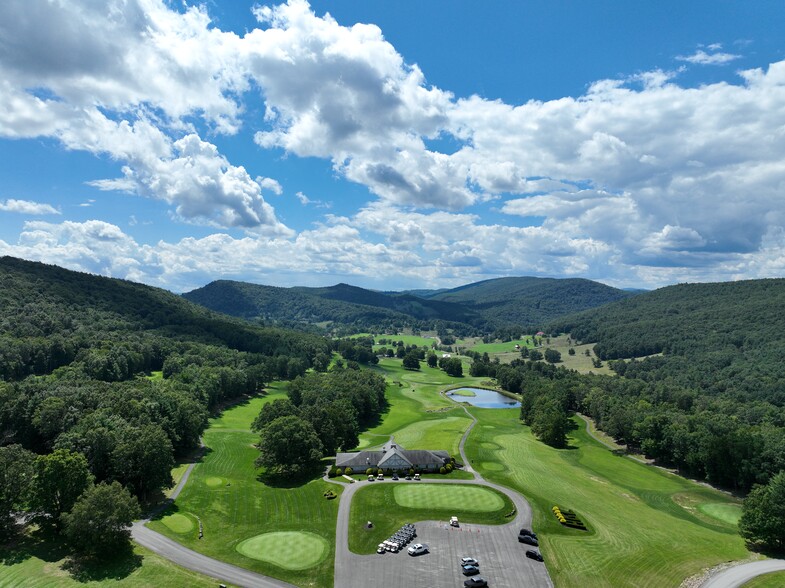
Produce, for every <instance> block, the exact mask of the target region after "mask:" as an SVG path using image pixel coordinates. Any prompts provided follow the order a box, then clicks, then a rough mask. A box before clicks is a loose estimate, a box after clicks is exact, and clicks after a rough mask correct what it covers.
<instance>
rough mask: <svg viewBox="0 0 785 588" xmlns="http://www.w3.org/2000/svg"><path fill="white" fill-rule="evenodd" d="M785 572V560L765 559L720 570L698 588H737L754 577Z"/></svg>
mask: <svg viewBox="0 0 785 588" xmlns="http://www.w3.org/2000/svg"><path fill="white" fill-rule="evenodd" d="M781 571H785V560H782V559H766V560H762V561H754V562H751V563H746V564H741V565H738V566H734V567H732V568H727V569H725V570H722V571H721V572H719V573H718V574H716V575H714V576H711V577H710V578H709V579H708V580H706V581H705V582H703V584H701V586H700V588H738V587H739V586H743V585H744V584H746V583H747V582H749V581H750V580H752V579H753V578H754V577H756V576H762V575H763V574H768V573H771V572H781Z"/></svg>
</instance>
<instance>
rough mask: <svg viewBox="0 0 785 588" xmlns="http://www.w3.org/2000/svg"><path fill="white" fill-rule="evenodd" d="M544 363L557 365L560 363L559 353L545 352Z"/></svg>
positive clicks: (550, 350)
mask: <svg viewBox="0 0 785 588" xmlns="http://www.w3.org/2000/svg"><path fill="white" fill-rule="evenodd" d="M545 361H547V362H548V363H559V362H560V361H561V353H559V352H558V351H556V350H555V349H546V350H545Z"/></svg>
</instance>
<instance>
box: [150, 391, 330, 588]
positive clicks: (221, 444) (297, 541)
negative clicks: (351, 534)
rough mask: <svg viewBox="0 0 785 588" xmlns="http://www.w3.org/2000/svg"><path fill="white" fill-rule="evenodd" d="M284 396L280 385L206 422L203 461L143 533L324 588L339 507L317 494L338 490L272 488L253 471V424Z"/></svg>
mask: <svg viewBox="0 0 785 588" xmlns="http://www.w3.org/2000/svg"><path fill="white" fill-rule="evenodd" d="M284 395H285V392H284V388H283V385H282V384H276V385H272V386H270V387H269V390H268V394H267V395H266V396H263V397H257V398H253V399H251V400H250V401H248V402H246V403H244V404H240V405H237V406H234V407H232V408H229V409H227V410H225V411H224V413H223V414H222V415H221V416H220V417H219V418H216V419H213V420H211V422H210V426H209V428H208V429H207V431H205V433H204V435H203V440H204V444H205V446H206V447H207V450H206V453H205V455H204V457H203V459H202V461H201V462H200V463H198V464H197V465H196V467H195V468H194V470H193V472H192V473H191V477H190V478H189V481H188V483H187V484H186V486H185V488H184V489H183V491H182V493H181V494H180V496H179V498H178V499H177V501H176V503H175V504H174V506H173V507H172V508H171V509H169V511H167V512H165V513H163V516H162V517H160V518H159V519H158V520H154V521H152V522H150V523H149V526H150V527H151V528H152V529H154V530H155V531H157V532H159V533H162V534H163V535H166V536H167V537H170V538H171V539H174V540H175V541H178V542H179V543H182V544H183V545H185V546H186V547H188V548H190V549H193V550H195V551H199V552H200V553H204V554H206V555H209V556H210V557H214V558H216V559H220V560H222V561H226V562H229V563H233V564H235V565H238V566H241V567H244V568H248V569H251V570H253V571H256V572H259V573H262V574H265V575H268V576H272V577H275V578H280V579H283V580H286V581H287V582H291V583H293V584H297V585H300V586H330V585H331V584H332V578H333V560H334V542H335V520H336V517H337V512H338V501H337V500H327V499H325V497H324V495H323V494H324V492H325V491H327V490H333V491H334V492H338V493H340V491H341V488H340V487H339V486H336V485H334V484H327V483H326V482H324V481H323V480H321V479H316V480H311V481H309V482H307V483H304V484H301V485H292V486H291V487H286V485H282V486H280V487H273V486H270V485H267V484H265V483H264V482H263V481H261V480H260V479H259V471H258V470H257V468H256V467H255V466H254V461H255V459H256V458H257V456H258V450H257V449H256V448H255V447H254V443H256V441H257V439H258V435H257V434H256V433H253V432H251V431H250V425H251V422H252V421H253V419H254V418H255V417H256V415H258V414H259V410H260V409H261V407H262V406H263V405H264V404H265V403H267V402H271V401H272V400H274V399H276V398H282V397H284ZM199 521H201V523H202V525H203V529H204V538H203V539H199V537H198V522H199ZM303 562H305V563H307V564H309V565H307V566H303Z"/></svg>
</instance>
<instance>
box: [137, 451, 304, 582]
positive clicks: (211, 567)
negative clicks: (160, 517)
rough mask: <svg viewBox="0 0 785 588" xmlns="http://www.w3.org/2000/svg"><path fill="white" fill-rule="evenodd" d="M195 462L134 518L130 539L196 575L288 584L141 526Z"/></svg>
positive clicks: (180, 487) (175, 492)
mask: <svg viewBox="0 0 785 588" xmlns="http://www.w3.org/2000/svg"><path fill="white" fill-rule="evenodd" d="M199 445H200V447H201V448H202V449H204V444H203V443H202V440H201V439H200V440H199ZM197 463H198V458H197V461H194V463H192V464H190V465H189V466H188V467H187V468H186V470H185V472H184V473H183V477H182V478H180V481H179V482H178V483H177V486H176V487H175V489H174V490H173V491H172V493H171V494H170V495H169V498H167V499H166V500H165V501H164V502H163V503H162V504H160V505H159V506H158V507H156V508H155V509H153V510H152V511H151V512H150V513H148V514H147V516H146V518H144V519H142V520H141V521H136V522H135V523H134V524H133V525H132V526H131V537H132V538H133V540H134V541H136V542H137V543H138V544H139V545H141V546H142V547H145V548H147V549H149V550H150V551H152V552H153V553H156V554H158V555H160V556H161V557H163V558H165V559H168V560H169V561H171V562H173V563H176V564H177V565H179V566H182V567H184V568H186V569H189V570H191V571H194V572H198V573H200V574H204V575H205V576H209V577H211V578H215V579H216V580H220V581H221V582H228V583H230V584H235V585H237V586H242V587H243V588H257V587H259V588H290V587H292V584H287V583H286V582H281V581H280V580H274V579H273V578H269V577H267V576H263V575H262V574H257V573H256V572H252V571H250V570H246V569H244V568H241V567H238V566H234V565H232V564H228V563H225V562H222V561H220V560H217V559H213V558H212V557H208V556H206V555H202V554H201V553H198V552H196V551H194V550H192V549H188V548H187V547H184V546H183V545H181V544H180V543H177V542H176V541H172V540H171V539H169V538H168V537H165V536H163V535H161V534H160V533H156V532H155V531H153V530H152V529H149V528H147V527H146V526H145V525H146V524H147V523H148V522H150V519H151V518H152V517H153V516H155V515H156V514H158V513H160V512H163V511H164V510H165V509H167V508H168V507H169V506H170V505H171V504H172V503H173V502H174V501H175V500H176V499H177V497H178V496H179V495H180V492H182V490H183V488H184V487H185V484H186V483H187V482H188V478H189V477H190V475H191V472H192V471H193V469H194V466H195V465H196V464H197Z"/></svg>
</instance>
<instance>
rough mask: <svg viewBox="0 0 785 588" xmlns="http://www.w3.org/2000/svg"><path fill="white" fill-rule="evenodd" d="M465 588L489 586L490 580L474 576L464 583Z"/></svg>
mask: <svg viewBox="0 0 785 588" xmlns="http://www.w3.org/2000/svg"><path fill="white" fill-rule="evenodd" d="M463 585H464V586H469V587H470V588H471V587H473V586H487V585H488V580H486V579H485V578H482V577H480V576H474V577H473V578H469V579H467V580H464V581H463Z"/></svg>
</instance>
